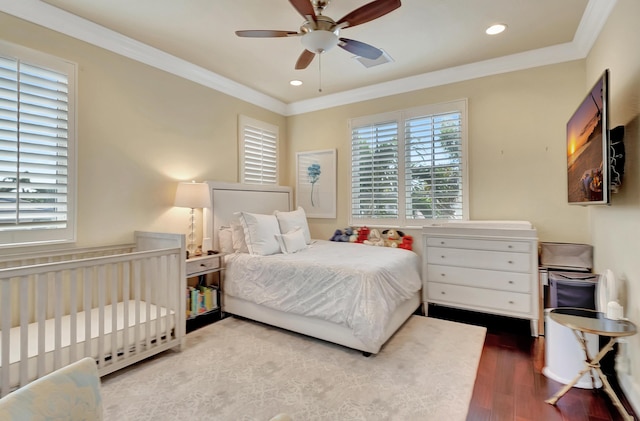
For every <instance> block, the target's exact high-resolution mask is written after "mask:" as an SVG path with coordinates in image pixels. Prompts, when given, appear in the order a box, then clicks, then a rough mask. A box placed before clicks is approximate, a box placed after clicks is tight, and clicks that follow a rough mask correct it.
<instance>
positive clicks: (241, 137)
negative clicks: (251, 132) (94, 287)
mask: <svg viewBox="0 0 640 421" xmlns="http://www.w3.org/2000/svg"><path fill="white" fill-rule="evenodd" d="M247 127H251V128H254V129H257V130H260V131H263V132H267V133H270V134H272V135H273V137H274V139H275V151H274V152H275V162H274V165H275V168H274V174H275V177H274V179H273V182H259V183H258V182H255V181H252V180H247V178H246V175H247V174H246V156H245V141H246V138H245V131H246V128H247ZM238 149H239V150H238V179H239V180H240V183H242V184H256V185H273V186H277V185H279V183H280V128H279V127H278V126H276V125H274V124H269V123H266V122H264V121H260V120H257V119H255V118H251V117H247V116H245V115H239V116H238ZM261 171H264V170H263V166H262V167H261Z"/></svg>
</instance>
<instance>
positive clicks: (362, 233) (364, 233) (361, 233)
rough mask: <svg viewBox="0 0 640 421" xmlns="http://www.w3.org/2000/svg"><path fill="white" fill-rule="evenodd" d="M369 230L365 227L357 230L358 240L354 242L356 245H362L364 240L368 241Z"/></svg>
mask: <svg viewBox="0 0 640 421" xmlns="http://www.w3.org/2000/svg"><path fill="white" fill-rule="evenodd" d="M369 232H370V230H369V228H367V227H362V228H360V229H359V230H358V239H357V240H356V243H364V242H365V241H366V240H368V239H369Z"/></svg>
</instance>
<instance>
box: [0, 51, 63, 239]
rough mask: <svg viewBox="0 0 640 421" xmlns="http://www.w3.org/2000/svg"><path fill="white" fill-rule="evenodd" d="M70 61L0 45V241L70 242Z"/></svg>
mask: <svg viewBox="0 0 640 421" xmlns="http://www.w3.org/2000/svg"><path fill="white" fill-rule="evenodd" d="M74 75H75V66H74V65H73V64H71V63H67V62H65V61H62V60H58V59H55V58H52V57H50V56H46V55H40V54H39V53H37V52H33V51H31V50H27V49H22V48H21V47H16V46H10V45H8V44H0V240H2V241H1V243H2V244H5V245H6V244H20V243H25V242H29V243H34V242H36V243H37V242H44V241H72V240H73V239H74V232H75V229H74V226H73V222H74V221H73V214H74V212H73V207H74V200H73V198H74V195H73V191H74V187H73V186H74V185H75V182H74V180H73V177H74V174H73V170H74V165H73V163H74V162H73V161H74V159H73V157H74V156H75V155H74V151H73V145H74V144H75V142H74V139H73V135H74V133H75V131H74V130H73V127H72V126H73V124H74V121H75V119H74V118H73V113H74V109H73V104H74V96H75V93H74V91H73V90H74V84H75V79H74Z"/></svg>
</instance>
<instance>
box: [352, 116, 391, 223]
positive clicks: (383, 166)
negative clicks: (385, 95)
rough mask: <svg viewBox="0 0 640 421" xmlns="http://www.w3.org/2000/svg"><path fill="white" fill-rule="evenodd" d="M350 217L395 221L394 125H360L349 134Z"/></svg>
mask: <svg viewBox="0 0 640 421" xmlns="http://www.w3.org/2000/svg"><path fill="white" fill-rule="evenodd" d="M351 174H352V177H351V215H352V218H353V219H355V220H357V219H365V220H366V219H381V220H382V219H396V218H397V217H398V123H397V122H396V121H388V122H380V123H373V124H364V125H358V126H356V127H353V128H352V130H351Z"/></svg>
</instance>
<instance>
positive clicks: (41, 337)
mask: <svg viewBox="0 0 640 421" xmlns="http://www.w3.org/2000/svg"><path fill="white" fill-rule="evenodd" d="M47 275H48V274H45V275H38V276H37V277H36V288H35V294H36V301H37V302H38V307H37V308H36V314H37V317H36V319H37V321H38V357H37V360H38V363H37V364H38V377H42V376H44V375H45V374H47V372H46V369H45V356H46V354H45V342H44V341H45V327H46V325H45V320H46V313H47V297H48V296H49V282H48V276H47Z"/></svg>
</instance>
